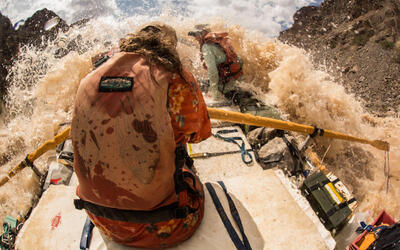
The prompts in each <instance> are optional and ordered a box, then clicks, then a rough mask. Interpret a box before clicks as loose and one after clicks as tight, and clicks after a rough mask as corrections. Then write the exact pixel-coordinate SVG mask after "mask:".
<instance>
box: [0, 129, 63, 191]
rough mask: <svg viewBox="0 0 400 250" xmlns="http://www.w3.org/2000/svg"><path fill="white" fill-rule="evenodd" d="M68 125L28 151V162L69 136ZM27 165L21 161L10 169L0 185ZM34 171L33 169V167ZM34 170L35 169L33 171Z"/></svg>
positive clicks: (31, 161)
mask: <svg viewBox="0 0 400 250" xmlns="http://www.w3.org/2000/svg"><path fill="white" fill-rule="evenodd" d="M70 129H71V128H70V127H68V128H66V129H65V130H64V131H63V132H61V133H59V134H58V135H56V136H55V137H54V138H53V139H51V140H48V141H46V142H45V143H43V145H42V146H40V147H39V148H38V149H36V150H35V151H34V152H32V153H30V154H29V155H28V156H27V157H26V158H27V160H28V161H29V162H30V163H33V162H34V161H35V160H36V159H37V158H39V157H40V156H41V155H43V154H44V153H46V152H47V151H49V150H51V149H54V148H56V147H57V145H58V144H60V143H62V142H63V141H65V140H66V139H67V138H68V137H69V131H70ZM26 166H27V162H26V161H22V162H21V163H20V164H18V166H16V167H15V168H13V169H11V170H10V171H9V172H8V174H7V176H5V177H3V178H2V179H1V180H0V187H1V186H3V185H4V184H5V183H6V182H7V181H8V180H10V178H12V177H13V176H14V175H16V174H17V173H18V172H20V171H21V170H22V169H24V168H25V167H26ZM34 171H35V169H34ZM35 172H36V171H35Z"/></svg>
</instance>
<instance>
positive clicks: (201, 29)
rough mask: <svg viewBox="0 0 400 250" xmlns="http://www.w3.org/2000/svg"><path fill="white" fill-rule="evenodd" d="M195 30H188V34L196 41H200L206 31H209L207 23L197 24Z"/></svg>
mask: <svg viewBox="0 0 400 250" xmlns="http://www.w3.org/2000/svg"><path fill="white" fill-rule="evenodd" d="M194 28H195V30H193V31H189V33H188V36H193V37H194V38H195V39H196V40H197V41H201V40H202V39H203V38H204V37H205V36H206V35H207V34H208V33H210V32H211V29H210V28H209V25H208V24H197V25H195V26H194Z"/></svg>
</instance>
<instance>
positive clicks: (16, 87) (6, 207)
mask: <svg viewBox="0 0 400 250" xmlns="http://www.w3.org/2000/svg"><path fill="white" fill-rule="evenodd" d="M159 20H160V21H163V22H166V23H168V24H170V25H171V26H173V27H174V28H176V30H177V32H178V36H179V45H178V50H179V53H180V57H181V58H182V62H183V64H184V66H185V67H186V68H187V69H188V70H190V71H192V72H193V73H194V74H195V76H196V77H197V78H198V79H199V80H200V81H201V80H202V79H204V78H205V76H206V72H205V70H204V69H203V67H202V64H201V62H200V57H199V48H198V44H197V42H195V41H194V40H192V39H191V38H190V37H188V36H187V35H186V34H187V33H188V31H189V30H190V29H191V28H192V27H193V26H194V24H195V22H194V21H193V20H190V19H184V20H182V19H178V18H171V17H161V19H159ZM148 21H149V19H148V18H145V17H135V18H133V17H132V18H128V19H126V20H125V21H124V22H120V23H113V24H110V23H108V24H105V23H102V22H101V21H99V20H97V21H91V22H89V23H88V24H87V25H86V26H83V27H76V28H72V29H70V30H69V31H68V32H67V33H60V34H59V35H58V38H57V39H56V40H54V41H53V42H51V43H48V45H47V47H46V48H45V50H44V51H39V50H37V49H35V48H33V47H24V48H23V49H22V51H21V52H20V54H19V56H18V58H17V60H16V61H15V63H14V66H13V68H12V69H11V74H10V75H9V80H10V81H11V83H12V84H11V87H10V89H9V91H8V96H7V98H6V107H4V110H6V112H4V114H3V116H2V117H1V122H0V164H1V168H0V175H5V174H6V173H7V172H8V171H9V170H10V169H11V168H13V167H15V166H16V164H17V163H18V162H20V161H22V160H23V159H24V158H25V156H26V155H27V154H28V153H30V152H32V151H33V150H34V149H35V148H37V147H38V146H39V145H40V144H41V143H43V142H44V141H45V140H47V139H50V138H52V137H53V136H54V135H55V133H57V132H58V129H59V126H60V124H65V123H68V122H70V120H71V113H72V106H73V100H74V97H75V93H76V91H77V88H78V85H79V82H80V80H81V79H82V78H83V77H84V76H85V75H86V74H88V73H89V72H90V71H91V57H92V56H94V55H96V54H97V53H99V52H103V51H106V50H108V49H110V48H111V47H112V46H115V45H117V44H118V39H119V38H120V37H122V36H123V35H124V34H126V33H129V32H133V31H135V30H136V29H137V28H138V27H139V26H141V25H142V24H144V23H146V22H148ZM207 22H208V23H210V24H211V28H212V30H216V31H218V30H227V31H228V32H229V33H230V36H231V37H232V40H233V45H234V47H235V49H236V51H237V52H238V54H239V55H240V56H241V58H242V59H243V61H244V73H245V75H244V79H243V82H241V85H243V86H244V87H246V88H248V89H251V90H253V91H255V92H256V93H258V95H259V97H261V98H263V99H264V100H265V102H266V103H269V104H272V105H276V106H277V107H278V108H279V109H280V110H281V111H282V113H283V115H284V116H285V118H286V119H287V120H290V121H294V122H299V123H304V124H314V125H317V126H318V127H321V128H325V129H330V130H336V131H340V132H344V133H348V134H351V135H355V136H360V137H365V138H368V139H373V140H374V139H381V140H387V141H388V142H390V144H391V151H390V167H391V170H390V173H391V178H390V182H389V185H390V187H389V191H388V193H387V192H386V183H387V180H386V176H385V171H387V170H385V169H384V152H382V151H378V150H375V149H374V148H372V147H371V146H366V145H361V144H357V143H348V142H344V141H340V140H330V139H326V138H319V139H317V140H316V145H315V146H314V150H315V151H316V152H318V154H319V156H320V157H321V158H323V161H324V163H326V164H327V166H328V169H330V170H332V171H333V172H334V173H335V174H336V175H337V176H338V177H339V178H340V179H341V180H342V181H343V182H344V183H345V184H346V185H347V186H348V187H349V188H350V189H351V190H352V191H353V193H354V195H355V197H356V198H357V199H358V201H359V210H360V211H363V212H365V211H370V212H371V213H370V214H371V216H373V217H375V216H376V215H377V214H378V213H379V212H380V211H381V210H382V209H385V210H386V211H387V212H388V213H389V214H391V215H392V216H394V217H396V218H400V203H399V202H398V197H400V153H399V145H400V134H399V133H398V131H399V129H400V119H399V117H386V118H378V117H374V116H373V115H371V114H369V113H366V112H365V111H364V109H363V107H362V105H361V104H360V102H358V101H357V100H356V98H355V97H354V96H353V95H352V94H351V93H350V94H349V93H346V91H345V89H344V88H343V87H342V86H341V85H339V84H337V83H335V82H334V81H333V80H332V78H331V77H330V76H329V74H328V73H326V72H325V71H323V70H319V69H318V68H319V67H315V66H314V65H313V64H312V62H311V59H310V57H309V56H308V55H307V54H306V53H305V52H304V51H303V50H301V49H298V48H296V47H291V46H289V45H286V44H282V43H281V42H279V41H277V40H274V39H270V38H267V37H265V36H264V35H263V34H262V33H259V32H257V31H248V30H247V31H246V30H245V29H244V28H241V27H239V26H227V25H226V24H224V23H223V22H222V21H220V20H219V21H215V20H207ZM71 43H74V44H75V45H76V46H77V47H78V49H77V51H74V52H70V53H68V54H67V55H65V56H64V57H61V58H60V57H59V56H57V55H59V53H57V51H60V50H62V49H65V48H66V47H67V45H68V44H71ZM321 68H322V67H321ZM53 155H55V153H54V151H52V152H49V153H47V154H46V155H44V156H42V157H41V158H39V159H38V160H37V161H35V165H36V166H37V167H38V168H39V170H41V171H42V172H44V171H45V169H46V168H47V162H46V160H47V159H48V157H50V156H53ZM38 192H39V184H38V178H37V177H36V176H35V174H34V173H33V171H32V170H31V169H29V168H26V169H24V170H23V171H22V172H21V173H19V174H18V175H17V176H15V177H14V178H12V179H11V180H10V181H9V182H8V183H7V184H5V185H4V186H2V187H0V206H1V208H0V221H3V219H4V217H5V216H6V215H10V216H13V217H18V215H24V214H25V213H26V212H27V210H28V209H29V207H30V206H31V201H32V199H34V197H35V196H36V195H37V193H38ZM271 202H273V201H271Z"/></svg>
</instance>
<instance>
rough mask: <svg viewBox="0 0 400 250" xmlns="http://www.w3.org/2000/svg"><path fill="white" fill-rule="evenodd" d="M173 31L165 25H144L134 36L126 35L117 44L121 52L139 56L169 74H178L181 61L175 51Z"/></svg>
mask: <svg viewBox="0 0 400 250" xmlns="http://www.w3.org/2000/svg"><path fill="white" fill-rule="evenodd" d="M177 41H178V39H177V36H176V32H175V30H174V29H173V28H172V27H171V26H169V25H166V24H162V23H154V24H149V25H146V26H145V27H144V28H142V29H140V30H139V31H138V32H136V33H134V34H128V35H127V36H126V37H125V38H122V39H121V40H120V42H119V47H120V50H121V51H125V52H135V53H138V54H141V55H143V56H145V57H146V58H147V60H149V61H150V62H152V63H156V64H161V65H162V66H164V67H165V69H166V70H168V71H170V72H180V69H181V61H180V59H179V55H178V52H177V50H176V45H177Z"/></svg>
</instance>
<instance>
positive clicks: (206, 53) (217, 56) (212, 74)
mask: <svg viewBox="0 0 400 250" xmlns="http://www.w3.org/2000/svg"><path fill="white" fill-rule="evenodd" d="M218 49H219V48H216V45H214V44H204V45H203V47H202V48H201V53H202V54H203V58H204V63H205V64H206V66H207V71H208V79H209V80H210V88H209V90H208V91H209V92H210V93H211V95H213V96H217V95H218V93H219V92H218V83H219V74H218V67H217V65H218V64H219V63H221V62H224V61H225V58H224V57H225V54H224V53H223V52H222V54H221V53H218Z"/></svg>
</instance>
